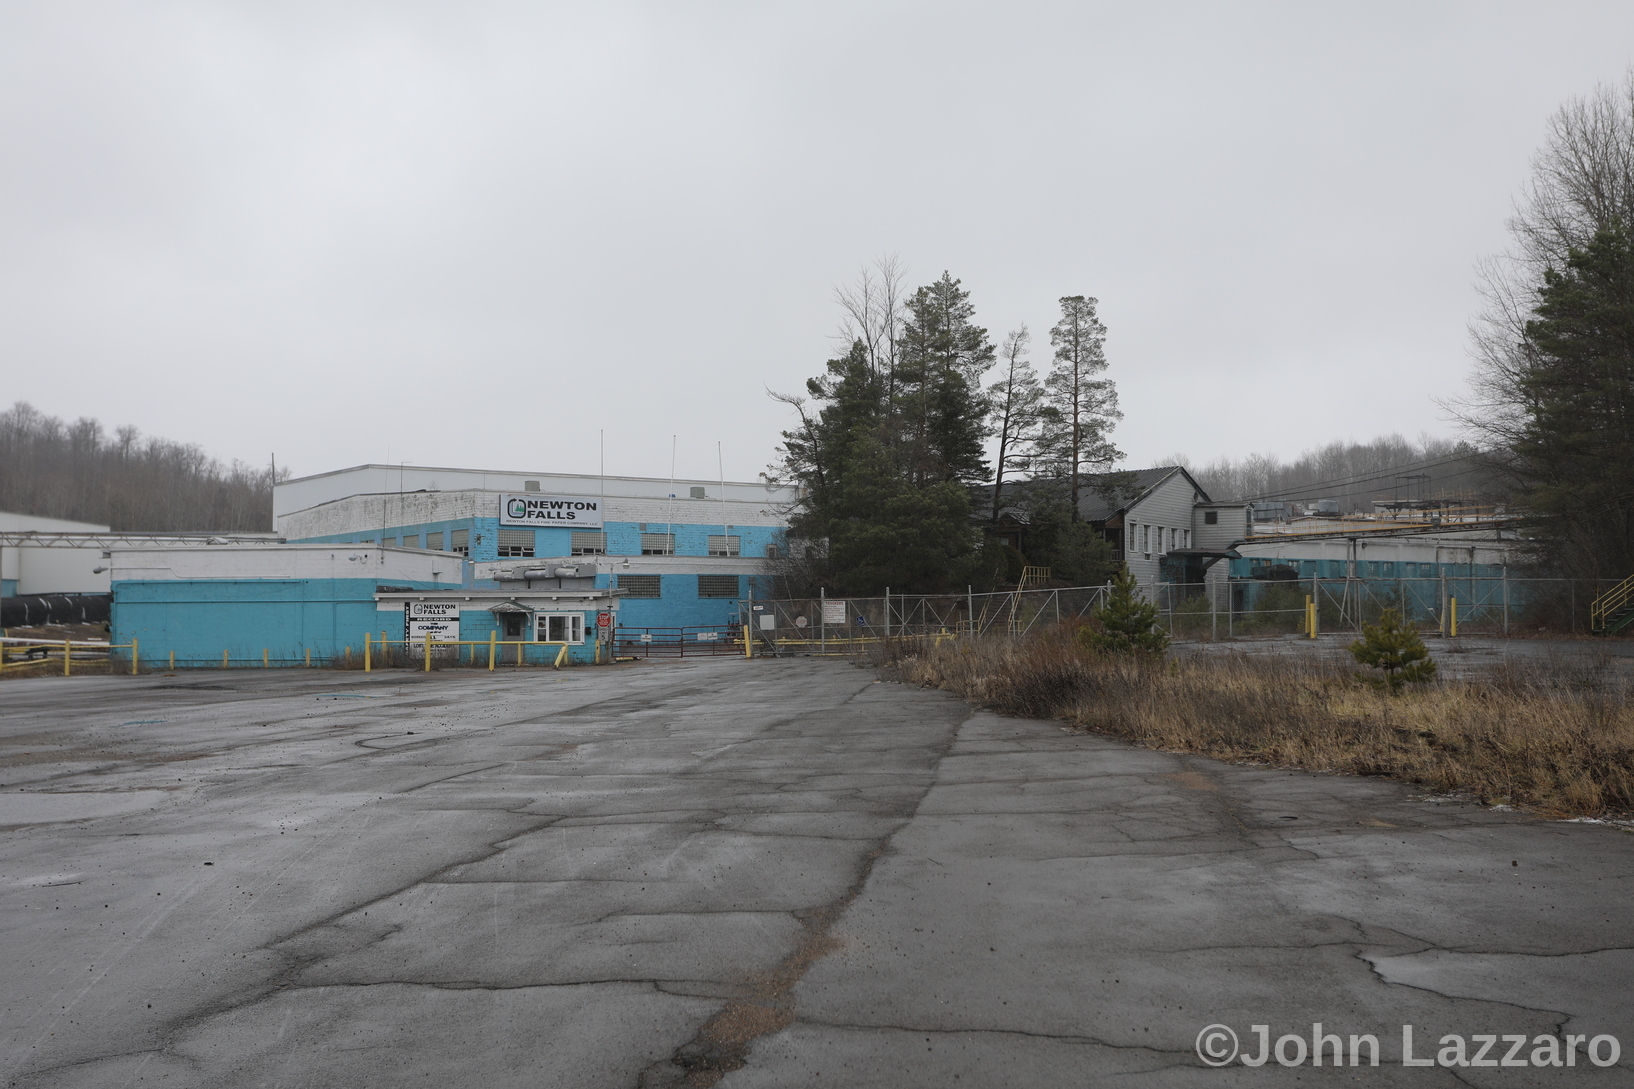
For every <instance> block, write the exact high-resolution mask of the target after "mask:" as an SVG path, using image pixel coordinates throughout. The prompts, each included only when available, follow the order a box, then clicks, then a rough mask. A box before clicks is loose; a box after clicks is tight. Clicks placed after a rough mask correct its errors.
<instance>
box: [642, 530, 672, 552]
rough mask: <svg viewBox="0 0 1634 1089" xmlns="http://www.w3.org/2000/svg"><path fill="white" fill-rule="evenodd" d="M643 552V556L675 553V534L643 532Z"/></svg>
mask: <svg viewBox="0 0 1634 1089" xmlns="http://www.w3.org/2000/svg"><path fill="white" fill-rule="evenodd" d="M641 554H642V555H643V556H673V555H675V534H673V533H643V534H642V535H641Z"/></svg>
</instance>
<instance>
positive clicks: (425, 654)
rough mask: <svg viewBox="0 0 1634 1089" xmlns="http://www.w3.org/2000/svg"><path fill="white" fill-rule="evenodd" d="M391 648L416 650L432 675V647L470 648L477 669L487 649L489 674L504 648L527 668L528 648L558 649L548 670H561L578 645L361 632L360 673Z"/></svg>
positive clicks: (495, 635)
mask: <svg viewBox="0 0 1634 1089" xmlns="http://www.w3.org/2000/svg"><path fill="white" fill-rule="evenodd" d="M394 645H395V646H399V647H402V648H403V649H404V650H405V651H410V652H412V651H414V650H419V651H420V652H421V656H422V658H423V660H424V662H425V671H426V672H427V673H430V672H431V651H432V648H434V647H435V648H440V647H455V648H459V647H470V648H471V651H470V662H471V664H472V665H476V663H477V651H478V650H480V649H481V648H483V647H486V648H487V649H488V668H489V669H490V670H491V669H495V668H497V666H498V663H499V660H500V657H501V655H502V654H503V653H504V648H505V647H515V648H516V664H517V665H519V666H520V665H524V664H526V661H525V660H526V656H527V648H528V647H557V648H559V649H558V650H557V651H556V658H555V660H554V661H553V662H552V663H551V668H553V669H560V668H562V663H564V662H566V661H567V651H568V648H569V647H572V646H578V645H579V644H576V643H556V642H551V641H546V640H538V641H535V640H530V639H500V638H499V637H498V633H497V632H490V633H489V634H488V638H487V639H485V640H478V639H449V640H435V639H432V638H431V637H430V636H429V635H428V636H426V637H425V638H424V639H421V640H418V641H416V640H412V639H388V638H386V633H385V632H381V633H380V636H379V638H375V635H374V633H373V632H364V633H363V672H365V673H370V672H373V670H374V652H375V650H376V648H378V649H379V650H380V651H381V652H382V653H385V652H388V651H389V650H390V648H391V647H392V646H394ZM350 652H351V648H350V647H348V648H347V653H348V654H350ZM459 654H460V651H459V650H458V649H456V650H455V652H454V655H455V660H456V661H457V660H458V659H459ZM596 661H597V663H598V664H599V663H600V662H601V645H600V644H599V643H598V644H597V645H596Z"/></svg>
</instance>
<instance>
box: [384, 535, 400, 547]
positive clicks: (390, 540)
mask: <svg viewBox="0 0 1634 1089" xmlns="http://www.w3.org/2000/svg"><path fill="white" fill-rule="evenodd" d="M380 543H381V544H383V545H385V546H386V547H387V548H396V547H397V538H396V537H387V538H386V539H385V540H383V541H381V542H380Z"/></svg>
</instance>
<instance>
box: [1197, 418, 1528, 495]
mask: <svg viewBox="0 0 1634 1089" xmlns="http://www.w3.org/2000/svg"><path fill="white" fill-rule="evenodd" d="M1169 460H1170V462H1171V463H1172V464H1175V465H1183V466H1185V467H1186V470H1187V471H1188V472H1190V473H1191V475H1192V479H1194V480H1196V481H1197V483H1198V485H1199V486H1200V487H1202V489H1203V490H1204V491H1206V492H1207V493H1208V494H1209V498H1211V499H1213V500H1215V501H1216V502H1222V503H1229V502H1233V501H1237V500H1265V501H1269V502H1276V501H1288V502H1293V503H1302V504H1307V505H1308V504H1309V503H1310V502H1311V501H1314V500H1318V499H1334V500H1337V501H1338V503H1339V509H1340V510H1341V511H1343V512H1344V513H1347V514H1348V513H1351V512H1354V511H1365V510H1371V509H1372V505H1373V503H1374V502H1375V501H1378V500H1386V501H1392V502H1395V501H1401V502H1410V501H1435V500H1445V501H1447V502H1449V503H1461V502H1467V503H1471V504H1477V503H1482V502H1490V501H1491V500H1492V499H1494V497H1495V493H1494V491H1493V486H1492V479H1491V473H1490V471H1489V470H1488V468H1487V466H1486V464H1485V461H1484V459H1482V458H1481V456H1480V452H1479V451H1478V450H1477V449H1476V448H1475V447H1474V446H1473V445H1471V444H1470V443H1468V442H1465V441H1461V440H1458V439H1445V438H1437V437H1435V436H1430V435H1425V436H1421V437H1420V438H1419V439H1418V440H1417V441H1413V440H1409V439H1404V438H1402V437H1401V436H1400V435H1385V436H1381V437H1380V438H1376V439H1373V440H1372V441H1370V442H1331V443H1328V444H1327V445H1326V446H1321V447H1318V448H1316V449H1314V450H1308V451H1306V452H1305V453H1303V454H1301V455H1300V456H1299V457H1297V458H1295V459H1293V460H1292V461H1283V460H1282V459H1281V458H1278V457H1276V456H1275V455H1272V454H1250V455H1248V456H1246V457H1242V458H1218V459H1216V460H1214V461H1211V462H1208V463H1207V464H1204V465H1193V464H1191V462H1190V460H1189V459H1188V458H1187V457H1186V456H1185V455H1184V454H1174V455H1172V457H1171V458H1170V459H1169Z"/></svg>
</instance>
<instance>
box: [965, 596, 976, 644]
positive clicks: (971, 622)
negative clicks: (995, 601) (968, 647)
mask: <svg viewBox="0 0 1634 1089" xmlns="http://www.w3.org/2000/svg"><path fill="white" fill-rule="evenodd" d="M965 620H966V622H967V623H966V630H967V631H969V632H970V636H971V638H973V639H974V638H975V636H976V590H975V587H973V586H971V585H970V584H969V583H968V582H967V583H965Z"/></svg>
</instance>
